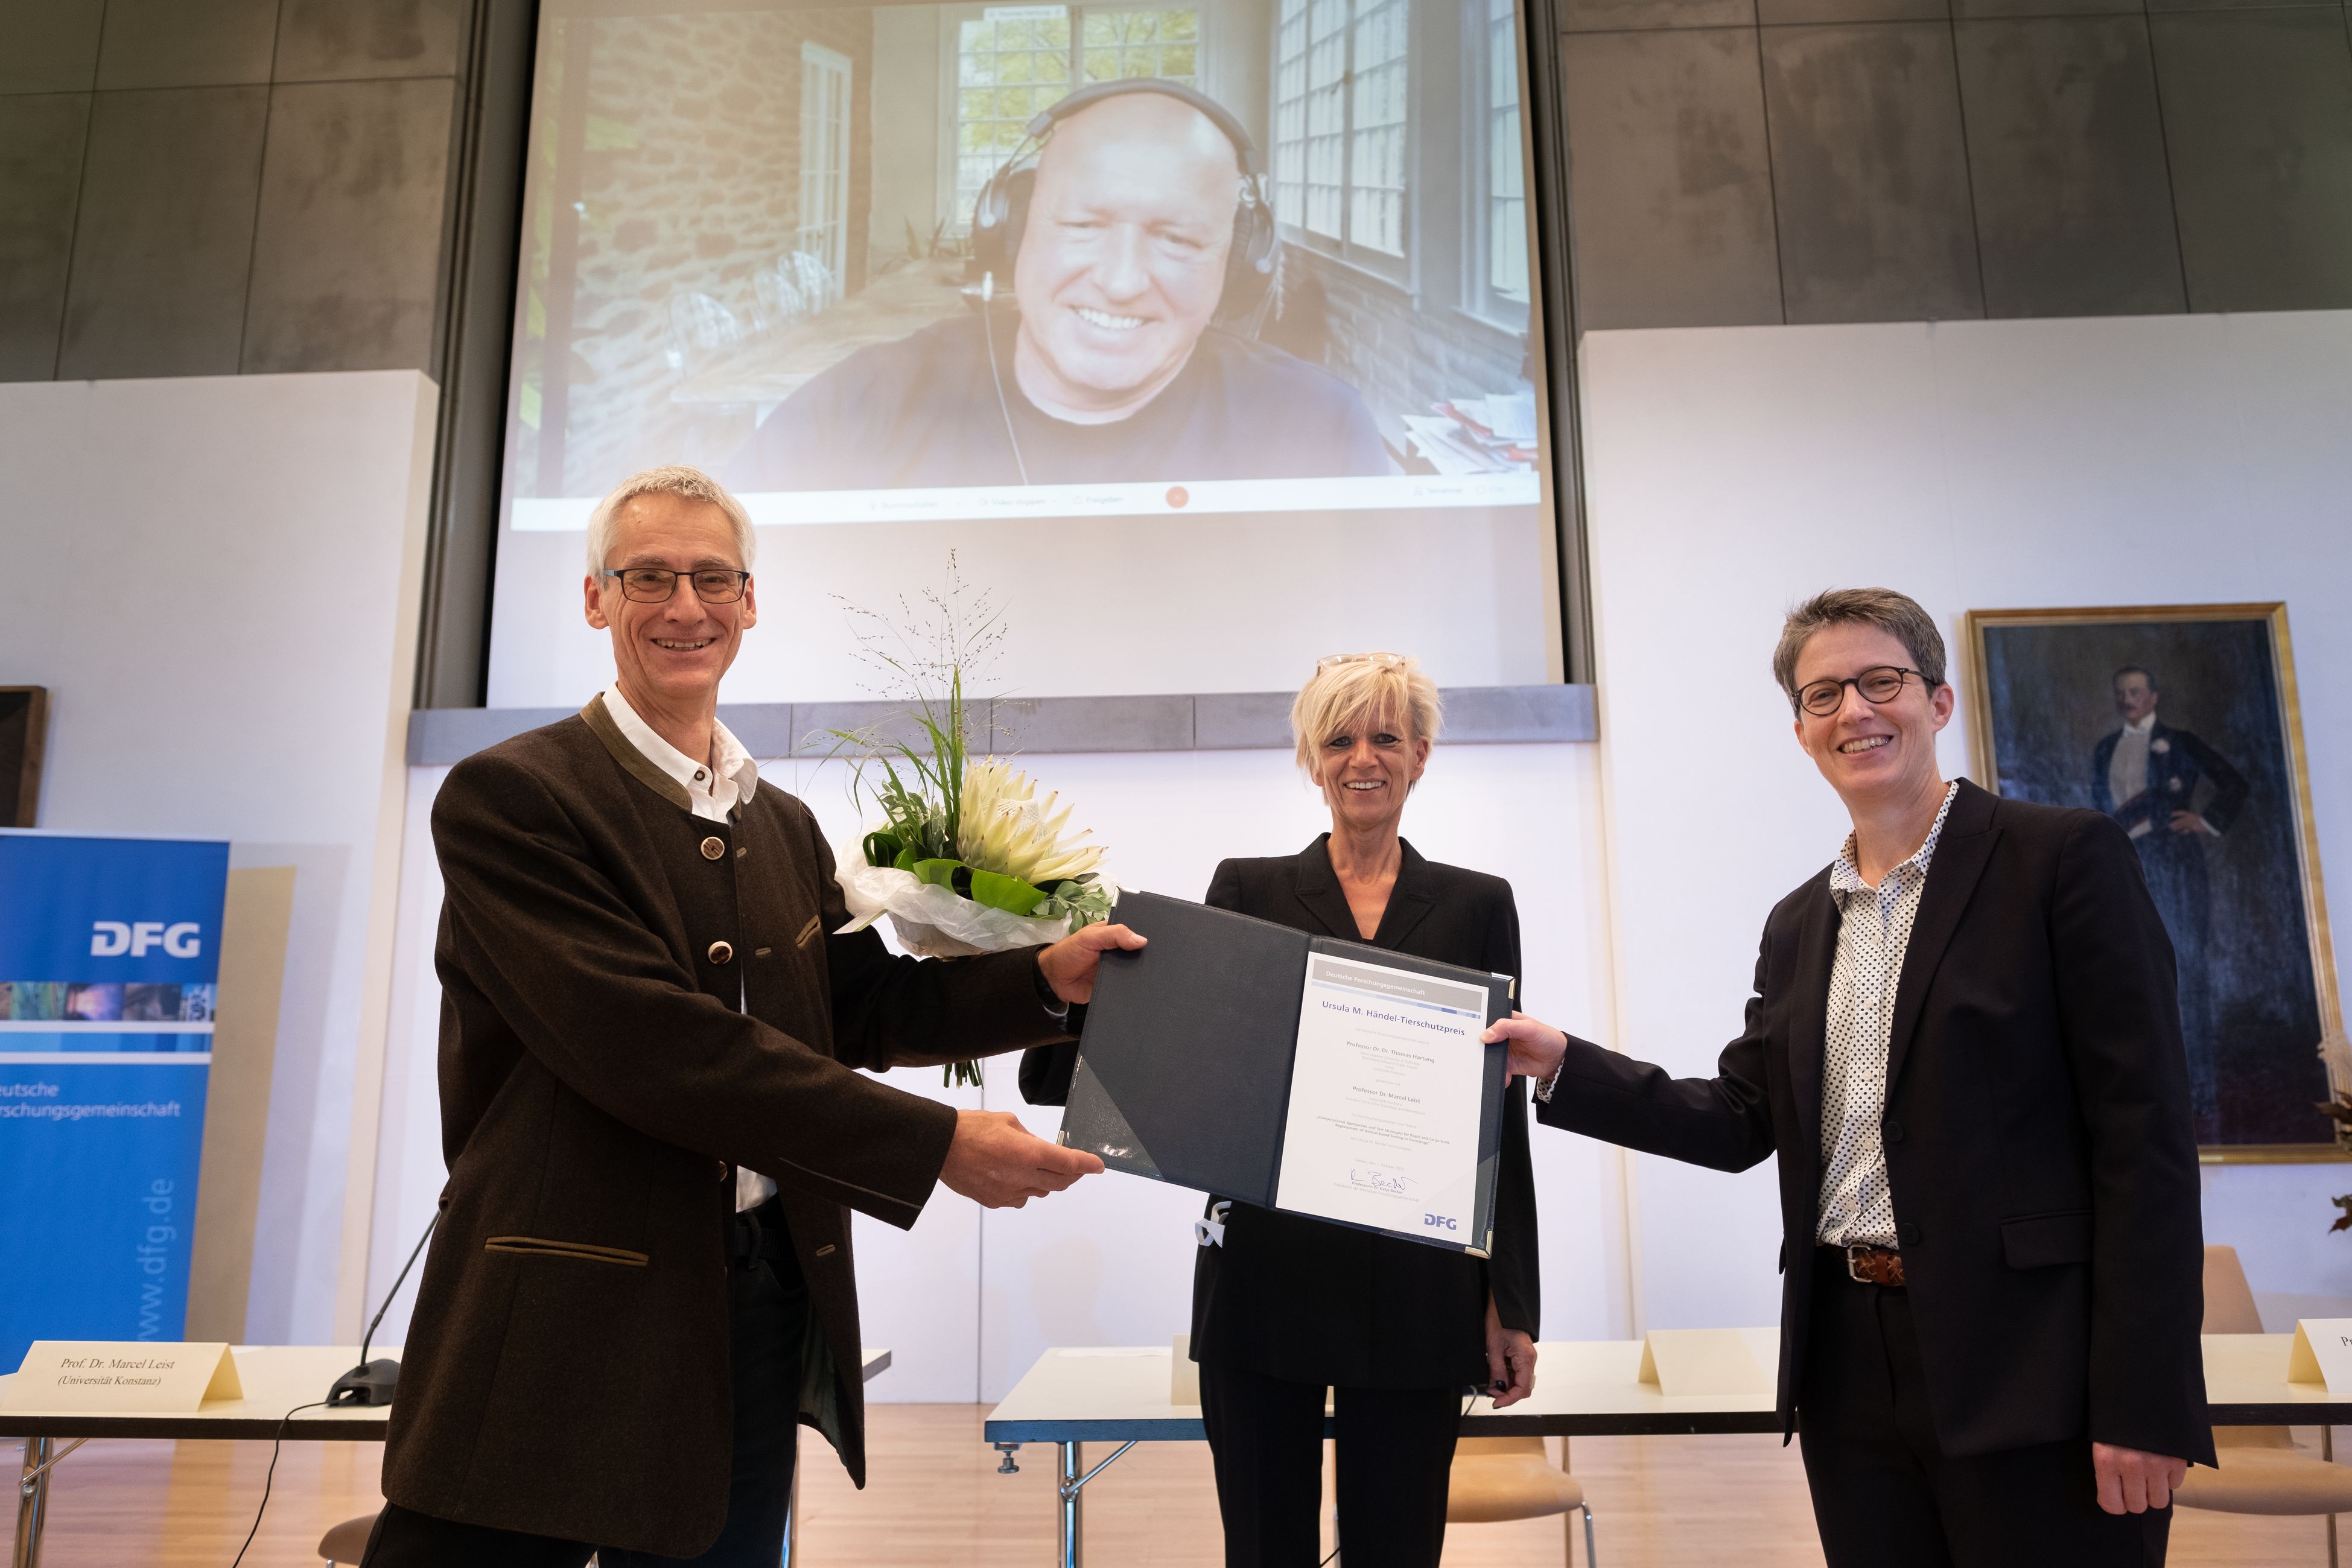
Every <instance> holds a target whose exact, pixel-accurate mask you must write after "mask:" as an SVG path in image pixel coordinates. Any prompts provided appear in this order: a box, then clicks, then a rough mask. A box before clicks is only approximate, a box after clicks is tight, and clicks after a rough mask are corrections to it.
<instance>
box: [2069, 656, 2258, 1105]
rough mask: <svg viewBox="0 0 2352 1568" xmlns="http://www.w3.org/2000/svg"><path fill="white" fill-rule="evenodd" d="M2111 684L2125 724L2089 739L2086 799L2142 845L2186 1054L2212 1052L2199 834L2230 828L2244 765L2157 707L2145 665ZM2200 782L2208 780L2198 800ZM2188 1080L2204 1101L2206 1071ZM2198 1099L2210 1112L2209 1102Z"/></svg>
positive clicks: (2208, 926)
mask: <svg viewBox="0 0 2352 1568" xmlns="http://www.w3.org/2000/svg"><path fill="white" fill-rule="evenodd" d="M2114 690H2115V702H2116V715H2117V716H2119V717H2120V718H2121V719H2122V720H2123V725H2122V727H2121V728H2119V729H2117V730H2116V731H2115V733H2113V734H2111V735H2108V736H2105V737H2102V738H2101V740H2100V741H2099V744H2098V745H2097V746H2095V747H2093V748H2092V751H2091V799H2092V803H2093V804H2094V805H2095V806H2096V807H2097V808H2098V809H2099V810H2102V811H2105V813H2106V814H2107V815H2109V816H2111V817H2113V818H2114V819H2115V820H2116V821H2118V822H2121V823H2122V824H2123V825H2124V831H2126V832H2128V833H2129V834H2131V838H2132V843H2133V845H2134V846H2135V847H2136V848H2137V849H2138V851H2139V863H2140V870H2141V872H2142V873H2145V874H2146V876H2147V890H2148V892H2149V894H2152V895H2153V896H2154V897H2155V899H2156V907H2157V911H2158V914H2160V915H2163V917H2164V928H2165V930H2166V931H2167V932H2168V933H2169V934H2170V935H2171V937H2172V946H2173V953H2174V956H2175V958H2176V960H2177V961H2178V963H2179V971H2180V1023H2181V1032H2182V1034H2183V1035H2184V1036H2186V1037H2187V1039H2188V1040H2189V1052H2190V1056H2191V1058H2192V1062H2193V1061H2194V1059H2196V1058H2198V1057H2200V1056H2201V1057H2203V1058H2204V1059H2205V1060H2206V1061H2208V1062H2210V1060H2211V1057H2210V1052H2211V1049H2212V1044H2213V1041H2212V1035H2211V1030H2212V1024H2213V1009H2212V985H2211V980H2210V973H2209V968H2208V963H2207V959H2208V956H2209V954H2210V951H2211V946H2212V895H2211V892H2210V879H2209V877H2208V874H2207V872H2206V867H2205V846H2204V845H2203V844H2201V843H2200V842H2199V840H2200V839H2208V838H2219V837H2220V836H2221V834H2222V833H2224V832H2226V831H2229V827H2230V824H2231V821H2234V820H2235V819H2236V817H2237V815H2238V812H2239V811H2240V810H2242V809H2243V807H2244V806H2245V803H2246V779H2245V775H2244V774H2242V773H2241V772H2239V771H2238V769H2237V768H2233V767H2231V765H2230V761H2229V759H2228V758H2225V757H2223V756H2222V755H2221V753H2220V752H2218V751H2216V750H2214V749H2213V747H2210V746H2209V745H2207V744H2206V743H2205V742H2204V741H2202V740H2200V739H2199V738H2198V737H2196V736H2195V735H2193V734H2191V733H2189V731H2188V730H2185V729H2175V728H2174V727H2171V726H2170V725H2168V724H2166V723H2165V722H2164V721H2163V720H2161V719H2159V718H2158V717H2157V716H2156V709H2157V703H2158V700H2159V699H2160V698H2161V696H2162V695H2163V693H2162V691H2161V690H2160V689H2159V688H2158V685H2157V684H2156V677H2155V676H2154V675H2153V674H2150V673H2149V672H2148V671H2147V670H2146V669H2144V668H2142V667H2141V666H2139V665H2137V664H2126V665H2125V666H2124V667H2123V668H2122V669H2120V670H2117V671H2116V674H2115V682H2114ZM2200 782H2210V785H2211V786H2212V789H2211V792H2210V794H2209V795H2208V796H2207V797H2206V800H2205V801H2204V803H2203V804H2202V805H2200V804H2199V803H2198V800H2197V794H2198V786H2199V784H2200ZM2190 1080H2191V1092H2192V1093H2195V1094H2197V1096H2198V1098H2199V1100H2200V1102H2202V1101H2203V1100H2204V1099H2205V1098H2206V1096H2207V1095H2208V1094H2210V1072H2204V1073H2200V1072H2198V1071H2194V1070H2193V1067H2192V1071H2191V1072H2190ZM2200 1081H2201V1082H2200ZM2200 1087H2201V1089H2202V1091H2203V1092H2200ZM2199 1109H2200V1111H2201V1112H2208V1113H2210V1105H2207V1104H2204V1103H2200V1105H2199Z"/></svg>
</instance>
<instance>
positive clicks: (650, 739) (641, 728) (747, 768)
mask: <svg viewBox="0 0 2352 1568" xmlns="http://www.w3.org/2000/svg"><path fill="white" fill-rule="evenodd" d="M604 711H605V712H606V713H608V714H610V715H612V716H613V722H614V724H615V725H617V726H619V727H620V730H621V733H622V734H623V735H625V736H626V737H628V739H629V744H630V745H631V746H634V747H636V748H637V749H638V751H640V752H642V753H643V754H644V755H645V758H646V761H648V762H650V763H652V764H653V765H654V766H655V767H656V768H660V769H661V770H662V771H663V772H665V773H667V774H668V775H669V776H670V777H671V778H673V779H677V781H678V783H679V785H681V786H682V787H683V788H684V789H685V790H686V793H687V798H688V800H690V801H692V802H693V805H692V810H693V811H694V814H695V815H696V816H698V817H699V818H701V819H702V820H703V821H707V822H723V821H726V820H727V813H728V812H730V811H731V810H734V809H735V808H736V807H737V806H738V805H739V804H740V803H742V802H744V801H747V800H751V797H752V796H753V795H754V794H756V793H758V791H759V788H760V765H759V764H758V763H756V762H754V761H752V760H751V753H750V752H748V751H746V750H744V749H743V743H742V742H741V741H740V740H738V739H736V738H735V737H734V735H733V734H732V733H731V732H730V730H729V729H728V727H726V726H725V725H723V724H720V723H719V721H718V720H717V719H715V718H714V719H712V720H711V721H710V756H709V758H707V759H706V760H704V761H701V762H697V761H696V760H695V759H694V758H691V757H688V755H687V754H686V753H685V752H683V751H680V750H679V749H678V748H677V747H675V746H672V745H671V744H670V743H669V742H668V741H667V740H664V739H663V738H662V737H660V736H658V735H656V734H655V733H654V727H653V726H651V725H649V724H647V723H646V721H645V720H644V719H641V718H639V717H638V716H637V710H636V709H635V708H633V707H631V706H629V699H628V698H626V697H625V696H623V695H621V687H620V685H619V683H617V682H615V683H614V685H609V686H606V687H605V688H604Z"/></svg>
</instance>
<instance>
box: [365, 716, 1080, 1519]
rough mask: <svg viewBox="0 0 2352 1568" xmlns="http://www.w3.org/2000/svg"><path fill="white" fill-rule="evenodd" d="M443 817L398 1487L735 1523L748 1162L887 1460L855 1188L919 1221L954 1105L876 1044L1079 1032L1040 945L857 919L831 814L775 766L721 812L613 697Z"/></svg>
mask: <svg viewBox="0 0 2352 1568" xmlns="http://www.w3.org/2000/svg"><path fill="white" fill-rule="evenodd" d="M433 839H434V845H435V848H436V851H437V852H438V853H439V856H440V861H441V872H442V876H443V879H444V882H445V883H446V894H445V899H444V904H443V909H442V916H441V929H440V937H439V941H438V944H437V945H436V950H435V964H436V968H437V969H438V970H439V972H440V977H441V985H442V1004H441V1061H440V1080H441V1120H442V1146H443V1152H444V1154H445V1155H446V1159H447V1161H448V1166H449V1182H448V1186H447V1187H446V1189H445V1190H444V1192H443V1195H442V1207H441V1224H440V1228H439V1229H438V1230H437V1231H436V1233H435V1235H434V1238H433V1246H432V1250H431V1252H430V1253H429V1254H428V1256H427V1258H426V1260H425V1276H424V1281H423V1283H422V1285H421V1286H420V1287H419V1289H418V1292H417V1301H416V1312H415V1319H414V1322H413V1326H412V1327H411V1329H410V1332H409V1337H408V1344H407V1348H406V1350H405V1352H404V1355H403V1363H402V1371H401V1380H400V1396H399V1397H398V1399H397V1400H396V1401H395V1402H394V1405H393V1407H392V1422H391V1430H390V1435H389V1439H388V1441H387V1443H386V1445H385V1452H384V1468H383V1490H384V1495H385V1496H386V1497H387V1498H390V1499H391V1500H394V1501H395V1502H398V1503H400V1504H401V1505H403V1506H404V1507H407V1508H412V1509H415V1510H418V1511H422V1512H425V1513H429V1514H433V1515H436V1516H438V1517H440V1518H443V1519H450V1520H457V1521H463V1522H466V1523H472V1524H481V1525H488V1526H493V1527H496V1528H499V1529H506V1530H520V1531H531V1532H534V1533H537V1534H541V1535H552V1536H558V1537H562V1538H564V1539H567V1540H574V1541H587V1542H594V1543H596V1544H597V1545H599V1546H607V1547H620V1548H626V1549H631V1550H635V1551H639V1552H656V1553H661V1554H664V1555H668V1556H677V1557H690V1556H693V1555H696V1554H697V1553H698V1552H702V1551H703V1550H704V1549H705V1548H707V1547H709V1545H710V1543H711V1542H713V1541H715V1540H716V1539H717V1538H718V1535H719V1528H720V1525H721V1524H722V1522H723V1521H724V1520H725V1517H726V1511H727V1491H728V1463H729V1454H730V1422H731V1418H732V1406H731V1402H730V1374H729V1367H730V1349H729V1315H728V1283H727V1270H728V1249H729V1245H730V1233H731V1226H732V1216H733V1211H734V1191H735V1187H734V1181H733V1175H734V1167H735V1166H739V1165H740V1166H749V1167H750V1168H751V1169H753V1170H757V1171H762V1172H765V1173H767V1174H768V1175H770V1176H773V1177H775V1178H776V1181H777V1183H778V1185H779V1187H780V1189H781V1192H780V1196H781V1198H782V1203H783V1207H784V1210H785V1213H786V1215H787V1216H788V1217H789V1218H790V1220H791V1225H792V1234H793V1246H794V1249H795V1250H796V1251H797V1252H798V1254H799V1258H800V1263H801V1268H802V1270H803V1273H804V1274H805V1275H806V1276H807V1279H808V1284H809V1291H810V1294H811V1298H812V1301H811V1305H812V1314H813V1320H814V1328H813V1331H812V1333H811V1334H810V1336H809V1346H808V1365H807V1370H806V1372H805V1374H804V1375H803V1381H802V1392H801V1412H802V1416H803V1420H805V1421H807V1422H808V1423H809V1424H811V1425H814V1426H815V1427H819V1428H820V1429H821V1430H822V1431H824V1434H825V1436H826V1437H829V1438H830V1439H832V1441H833V1444H834V1447H835V1448H836V1449H838V1450H839V1452H840V1454H841V1458H842V1462H843V1463H844V1464H845V1466H847V1468H848V1469H849V1473H850V1475H851V1477H852V1478H853V1479H855V1480H856V1482H857V1483H858V1484H859V1485H861V1486H862V1485H864V1484H865V1479H866V1456H865V1422H864V1415H865V1407H864V1399H863V1394H862V1382H861V1379H860V1376H859V1372H858V1368H859V1365H860V1361H861V1346H860V1342H859V1338H858V1326H857V1291H856V1281H855V1280H854V1278H853V1275H852V1270H851V1260H850V1228H849V1211H850V1210H851V1209H853V1208H854V1209H856V1210H859V1211H860V1212H862V1213H866V1214H869V1215H872V1216H873V1217H874V1218H877V1219H882V1220H887V1221H888V1222H889V1223H891V1224H893V1225H896V1226H898V1227H901V1228H906V1227H908V1226H911V1225H913V1224H914V1222H915V1217H916V1216H917V1215H918V1214H919V1213H920V1212H921V1210H922V1207H923V1204H924V1201H925V1200H926V1199H927V1198H928V1197H929V1195H930V1192H931V1189H932V1186H933V1183H934V1182H935V1181H936V1180H937V1179H938V1176H939V1173H940V1166H941V1165H942V1163H943V1162H944V1161H945V1159H946V1156H947V1150H948V1145H949V1142H950V1139H951V1138H952V1136H953V1135H954V1132H955V1122H956V1115H955V1112H954V1111H953V1110H952V1109H950V1107H948V1106H945V1105H940V1104H938V1103H933V1102H931V1101H929V1100H924V1099H919V1098H918V1097H916V1096H914V1095H910V1094H907V1093H904V1092H900V1091H898V1090H896V1089H892V1088H889V1087H887V1086H886V1085H884V1084H881V1083H878V1082H875V1081H874V1080H873V1079H871V1078H867V1077H865V1076H863V1075H862V1074H860V1073H859V1072H857V1071H856V1069H857V1068H872V1069H880V1068H884V1067H888V1066H892V1065H897V1064H903V1063H921V1062H933V1063H936V1062H938V1061H941V1060H944V1059H945V1058H943V1057H942V1055H941V1054H940V1052H941V1051H949V1052H950V1053H951V1054H952V1055H954V1056H959V1057H962V1056H980V1055H989V1054H992V1053H995V1052H998V1051H1012V1050H1016V1049H1019V1048H1022V1047H1024V1046H1031V1045H1037V1044H1042V1043H1046V1042H1049V1041H1052V1040H1060V1039H1063V1038H1065V1037H1064V1036H1063V1035H1062V1034H1061V1033H1060V1032H1059V1029H1058V1026H1057V1025H1055V1022H1054V1021H1053V1019H1051V1018H1050V1017H1049V1016H1048V1015H1047V1014H1046V1013H1045V1009H1044V1008H1043V1007H1041V1006H1040V998H1039V992H1038V988H1037V987H1038V980H1037V963H1036V956H1035V949H1034V948H1027V949H1023V950H1020V951H1017V952H1012V953H1003V954H995V955H991V956H984V957H976V958H965V959H951V960H945V961H932V962H917V961H916V960H914V959H911V958H900V957H893V956H890V954H889V953H888V952H887V950H886V949H885V948H884V947H883V946H882V941H881V938H880V937H879V936H877V935H876V934H875V933H873V932H872V931H865V932H861V933H859V934H857V935H856V936H835V935H832V933H834V932H836V931H838V930H839V929H840V928H841V927H842V926H843V925H845V924H846V923H847V921H848V914H847V911H846V910H845V908H844V906H843V902H842V896H841V890H840V888H839V886H838V884H837V883H835V881H834V876H833V870H834V864H833V856H832V854H831V852H829V851H828V850H827V848H826V846H825V842H824V838H823V837H822V836H821V835H820V834H819V832H818V831H817V825H816V822H815V820H814V818H813V817H812V816H811V815H810V814H809V811H808V808H806V807H805V806H803V805H802V804H801V802H800V801H798V800H794V799H793V797H791V796H790V795H787V794H785V793H784V792H783V791H782V790H780V789H775V788H774V787H772V786H771V785H768V784H764V783H763V784H761V786H760V787H759V790H758V792H757V794H756V795H755V796H754V797H753V798H752V799H751V800H750V801H748V802H746V803H744V804H743V805H740V806H739V807H738V808H737V809H736V810H735V811H734V812H733V813H732V815H731V818H730V821H726V822H723V823H721V822H711V821H704V820H702V819H699V818H697V817H695V816H694V815H693V814H692V813H691V812H690V810H688V802H687V796H686V794H685V791H684V789H682V788H681V787H680V786H679V785H678V784H677V782H676V781H675V780H674V779H670V778H669V777H668V776H667V775H666V774H664V773H662V772H661V771H660V769H658V768H656V767H654V766H653V764H652V763H650V762H648V761H646V758H644V757H643V756H642V755H640V754H639V753H638V752H637V751H636V749H635V747H631V746H630V745H629V744H628V742H627V741H626V740H625V739H624V738H623V737H622V736H621V734H620V732H619V730H618V729H617V728H616V727H614V724H613V722H612V720H611V718H610V717H609V716H607V715H606V714H605V712H604V706H603V703H602V700H601V699H599V700H597V701H595V702H592V703H590V704H589V706H588V707H587V709H585V710H584V711H583V713H582V715H581V716H579V717H577V718H569V719H565V720H563V721H562V723H560V724H553V725H550V726H549V727H546V728H544V729H539V730H534V731H532V732H531V733H530V734H528V735H523V736H519V737H516V738H514V739H512V740H509V741H508V742H506V743H504V744H503V745H500V746H497V747H492V748H490V749H489V750H488V751H485V752H481V753H479V754H478V755H476V756H474V757H471V758H467V760H465V761H464V762H461V763H459V764H458V765H457V767H456V768H453V769H451V770H450V774H449V777H448V779H447V781H446V783H444V784H443V785H442V787H441V792H440V796H439V798H438V799H437V800H436V802H435V804H434V808H433ZM739 988H740V991H739ZM739 994H740V996H741V997H742V998H743V999H744V1001H745V1003H746V1006H745V1009H744V1010H743V1011H740V1012H739V1011H737V1010H736V1002H737V999H738V997H739ZM950 1042H951V1043H950Z"/></svg>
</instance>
